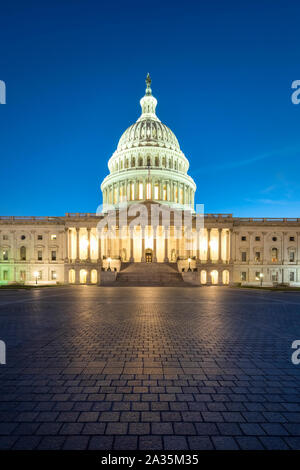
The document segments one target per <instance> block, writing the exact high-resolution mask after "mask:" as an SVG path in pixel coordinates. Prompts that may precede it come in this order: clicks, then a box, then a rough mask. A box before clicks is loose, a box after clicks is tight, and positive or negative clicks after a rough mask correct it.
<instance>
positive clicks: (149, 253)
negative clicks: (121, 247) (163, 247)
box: [145, 250, 152, 263]
mask: <svg viewBox="0 0 300 470" xmlns="http://www.w3.org/2000/svg"><path fill="white" fill-rule="evenodd" d="M145 255H146V263H152V250H146V253H145Z"/></svg>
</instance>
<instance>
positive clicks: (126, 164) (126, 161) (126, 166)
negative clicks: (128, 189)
mask: <svg viewBox="0 0 300 470" xmlns="http://www.w3.org/2000/svg"><path fill="white" fill-rule="evenodd" d="M128 166H129V164H128V158H126V160H125V168H128Z"/></svg>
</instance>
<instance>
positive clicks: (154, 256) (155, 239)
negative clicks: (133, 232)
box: [153, 226, 157, 263]
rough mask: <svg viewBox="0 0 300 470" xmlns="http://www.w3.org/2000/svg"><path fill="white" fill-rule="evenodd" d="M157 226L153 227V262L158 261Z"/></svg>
mask: <svg viewBox="0 0 300 470" xmlns="http://www.w3.org/2000/svg"><path fill="white" fill-rule="evenodd" d="M156 237H157V227H156V226H154V227H153V262H154V263H156V262H157V249H156V242H157V238H156Z"/></svg>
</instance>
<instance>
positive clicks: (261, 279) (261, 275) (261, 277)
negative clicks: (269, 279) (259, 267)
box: [259, 273, 264, 287]
mask: <svg viewBox="0 0 300 470" xmlns="http://www.w3.org/2000/svg"><path fill="white" fill-rule="evenodd" d="M259 277H260V287H262V283H263V277H264V275H263V273H259Z"/></svg>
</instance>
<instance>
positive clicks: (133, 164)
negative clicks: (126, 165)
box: [131, 157, 135, 167]
mask: <svg viewBox="0 0 300 470" xmlns="http://www.w3.org/2000/svg"><path fill="white" fill-rule="evenodd" d="M131 166H132V167H135V158H134V157H133V159H132V160H131Z"/></svg>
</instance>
